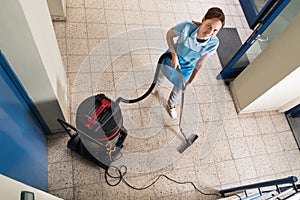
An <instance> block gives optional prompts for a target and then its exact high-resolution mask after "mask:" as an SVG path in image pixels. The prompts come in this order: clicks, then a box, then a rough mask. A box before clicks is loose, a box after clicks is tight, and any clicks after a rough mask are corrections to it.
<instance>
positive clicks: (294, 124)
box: [285, 104, 300, 149]
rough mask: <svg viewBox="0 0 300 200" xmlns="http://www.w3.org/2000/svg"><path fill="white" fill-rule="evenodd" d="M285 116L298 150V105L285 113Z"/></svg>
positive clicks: (299, 128)
mask: <svg viewBox="0 0 300 200" xmlns="http://www.w3.org/2000/svg"><path fill="white" fill-rule="evenodd" d="M285 114H286V117H287V119H288V122H289V124H290V127H291V130H292V132H293V134H294V137H295V140H296V142H297V145H298V148H299V149H300V104H299V105H297V106H295V107H294V108H292V109H290V110H288V111H286V112H285Z"/></svg>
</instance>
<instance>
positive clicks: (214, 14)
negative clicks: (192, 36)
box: [204, 7, 225, 27]
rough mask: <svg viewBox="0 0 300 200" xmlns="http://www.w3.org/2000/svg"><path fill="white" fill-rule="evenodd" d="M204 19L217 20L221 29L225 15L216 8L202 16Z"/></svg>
mask: <svg viewBox="0 0 300 200" xmlns="http://www.w3.org/2000/svg"><path fill="white" fill-rule="evenodd" d="M204 19H205V20H206V19H219V20H220V21H221V23H222V27H223V26H224V25H225V15H224V13H223V11H222V10H221V9H220V8H217V7H212V8H210V9H208V11H207V13H206V14H205V15H204Z"/></svg>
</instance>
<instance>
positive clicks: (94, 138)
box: [58, 94, 127, 169]
mask: <svg viewBox="0 0 300 200" xmlns="http://www.w3.org/2000/svg"><path fill="white" fill-rule="evenodd" d="M58 121H59V122H60V123H61V124H62V125H63V126H64V127H65V126H66V127H68V128H71V129H73V130H75V131H76V134H70V132H69V135H70V136H71V139H70V140H69V141H68V148H70V149H71V150H73V151H76V152H77V153H79V154H80V155H82V156H83V157H85V158H87V159H89V160H91V161H92V162H94V163H96V164H97V165H99V166H100V167H102V168H103V169H108V167H109V166H110V164H111V163H112V162H113V161H115V160H117V159H118V158H120V157H121V149H122V148H123V142H124V141H125V138H126V136H127V130H126V129H125V128H124V126H123V117H122V112H121V109H120V107H119V105H118V104H117V103H116V102H114V101H112V100H110V99H109V98H108V97H106V96H105V95H104V94H97V95H95V96H91V97H89V98H87V99H85V100H84V101H83V102H81V104H80V105H79V107H78V109H77V112H76V128H75V127H72V126H71V125H69V124H67V123H66V122H63V121H62V120H58ZM66 127H65V129H66Z"/></svg>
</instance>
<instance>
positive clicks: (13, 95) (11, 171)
mask: <svg viewBox="0 0 300 200" xmlns="http://www.w3.org/2000/svg"><path fill="white" fill-rule="evenodd" d="M0 88H1V96H0V174H3V175H5V176H8V177H10V178H12V179H15V180H17V181H20V182H22V183H25V184H27V185H30V186H33V187H35V188H38V189H41V190H44V191H47V190H48V160H47V137H46V129H45V128H44V127H43V125H42V123H41V119H38V118H37V117H36V116H37V113H35V114H34V112H33V105H29V102H30V99H29V97H28V95H27V94H26V92H25V90H24V89H23V87H22V86H21V84H20V82H19V81H18V79H17V77H16V76H15V74H14V73H13V71H12V69H11V67H10V65H9V63H8V62H7V60H6V59H5V58H4V55H3V54H2V52H1V51H0Z"/></svg>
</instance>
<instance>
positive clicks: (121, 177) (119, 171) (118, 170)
mask: <svg viewBox="0 0 300 200" xmlns="http://www.w3.org/2000/svg"><path fill="white" fill-rule="evenodd" d="M109 169H114V170H115V172H116V173H117V175H111V174H110V173H109V172H108V171H109ZM122 169H124V170H123V172H122ZM126 173H127V167H126V166H124V165H122V166H121V167H120V168H117V167H115V166H110V167H109V168H108V169H107V170H105V181H106V183H107V184H108V185H110V186H117V185H119V184H120V183H121V181H123V182H124V183H125V184H126V185H127V186H128V187H130V188H132V189H134V190H145V189H148V188H149V187H151V186H153V185H154V184H155V183H156V182H157V181H158V180H159V179H160V178H161V177H165V178H166V179H168V180H170V181H172V182H174V183H177V184H180V185H183V184H191V185H192V186H193V187H194V189H195V190H196V191H197V192H199V193H201V194H203V195H210V196H218V197H220V194H209V193H205V192H202V191H201V190H200V189H198V188H197V187H196V186H195V184H194V183H193V182H191V181H186V182H180V181H176V180H174V179H172V178H170V177H168V176H166V175H164V174H160V175H158V176H157V177H156V178H155V180H154V181H153V182H152V183H151V184H149V185H147V186H146V187H142V188H137V187H134V186H132V185H130V184H129V183H128V182H127V181H126V180H125V179H124V176H125V175H126ZM108 177H110V178H111V179H116V180H117V181H116V182H115V183H111V182H109V181H108Z"/></svg>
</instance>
